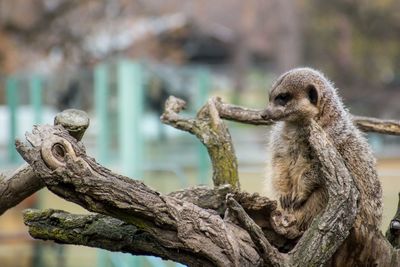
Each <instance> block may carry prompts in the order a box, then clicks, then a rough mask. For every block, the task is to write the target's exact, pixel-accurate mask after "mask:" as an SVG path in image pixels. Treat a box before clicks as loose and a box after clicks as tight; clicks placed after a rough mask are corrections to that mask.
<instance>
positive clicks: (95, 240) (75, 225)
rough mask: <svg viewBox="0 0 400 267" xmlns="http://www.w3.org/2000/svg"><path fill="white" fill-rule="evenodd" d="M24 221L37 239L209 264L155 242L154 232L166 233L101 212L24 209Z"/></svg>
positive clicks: (182, 251) (173, 242)
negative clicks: (92, 213)
mask: <svg viewBox="0 0 400 267" xmlns="http://www.w3.org/2000/svg"><path fill="white" fill-rule="evenodd" d="M24 222H25V225H27V226H28V227H29V233H30V235H31V236H32V237H34V238H38V239H43V240H49V239H50V240H54V241H55V242H57V243H62V244H74V245H82V246H88V247H96V248H103V249H107V250H109V251H120V252H126V253H131V254H133V255H152V256H158V257H161V258H163V259H168V260H174V261H176V262H182V263H186V264H188V265H190V266H210V265H212V262H210V261H209V260H208V259H206V258H200V257H197V256H196V255H194V254H193V253H192V252H191V251H188V250H185V249H181V250H179V249H176V248H174V246H169V247H168V246H163V245H161V244H160V243H159V242H158V240H159V239H160V237H159V236H155V234H157V233H160V232H161V233H164V236H163V238H164V239H168V237H167V235H168V232H164V231H162V230H161V229H159V228H158V229H156V230H155V231H143V230H142V229H141V228H139V227H136V226H135V225H132V224H128V223H126V222H124V221H121V220H118V219H116V218H113V217H109V216H105V215H100V214H94V215H75V214H70V213H68V212H65V211H59V210H45V211H38V210H26V211H24ZM169 239H170V238H169ZM169 241H170V242H171V243H172V245H175V246H176V245H177V243H179V240H178V239H176V240H169ZM183 245H184V244H180V246H183Z"/></svg>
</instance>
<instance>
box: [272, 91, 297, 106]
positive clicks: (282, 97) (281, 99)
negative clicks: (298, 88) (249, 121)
mask: <svg viewBox="0 0 400 267" xmlns="http://www.w3.org/2000/svg"><path fill="white" fill-rule="evenodd" d="M292 98H293V96H292V95H291V94H289V93H281V94H279V95H277V96H276V97H275V100H274V101H275V104H277V105H279V106H285V105H286V104H287V103H288V102H289V101H290V100H292Z"/></svg>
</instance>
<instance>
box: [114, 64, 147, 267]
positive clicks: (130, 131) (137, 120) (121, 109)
mask: <svg viewBox="0 0 400 267" xmlns="http://www.w3.org/2000/svg"><path fill="white" fill-rule="evenodd" d="M117 79H118V128H119V151H120V155H121V159H120V160H121V163H122V165H121V167H122V173H123V174H125V175H127V176H128V177H131V178H134V179H141V178H142V177H143V141H144V140H143V133H142V131H141V127H140V126H141V119H142V117H143V101H144V92H143V89H144V86H143V81H142V71H141V67H140V64H138V63H134V62H130V61H126V60H123V61H120V62H119V63H118V69H117ZM123 258H124V259H125V262H129V263H130V266H142V265H143V259H142V258H141V257H138V256H135V257H129V258H128V259H127V258H126V257H123Z"/></svg>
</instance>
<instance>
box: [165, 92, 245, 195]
mask: <svg viewBox="0 0 400 267" xmlns="http://www.w3.org/2000/svg"><path fill="white" fill-rule="evenodd" d="M185 105H186V103H185V101H183V100H182V99H178V98H176V97H173V96H171V97H169V98H168V99H167V101H166V104H165V111H164V114H163V115H162V116H161V121H162V122H163V123H165V124H168V125H171V126H173V127H175V128H177V129H180V130H183V131H186V132H190V133H191V134H194V135H195V136H196V137H197V138H198V139H199V140H200V141H201V142H202V143H203V144H204V145H205V146H206V148H207V150H208V154H209V155H210V159H211V162H212V165H213V182H214V185H215V186H219V185H223V184H230V185H231V186H232V187H233V188H239V175H238V164H237V159H236V155H235V151H234V148H233V143H232V138H231V135H230V133H229V131H228V129H227V127H226V126H225V124H224V122H223V121H222V120H221V118H220V116H219V114H218V110H217V109H216V106H215V99H214V98H212V99H210V100H209V101H208V103H207V104H206V105H205V106H204V107H203V108H202V109H201V110H200V111H199V112H198V113H197V116H196V118H194V119H186V118H184V117H182V116H181V115H179V112H180V111H181V110H182V109H184V108H185Z"/></svg>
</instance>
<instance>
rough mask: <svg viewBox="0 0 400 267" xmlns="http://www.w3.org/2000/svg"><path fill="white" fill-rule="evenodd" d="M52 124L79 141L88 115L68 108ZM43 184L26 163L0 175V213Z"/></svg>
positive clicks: (86, 126) (87, 125)
mask: <svg viewBox="0 0 400 267" xmlns="http://www.w3.org/2000/svg"><path fill="white" fill-rule="evenodd" d="M54 124H55V125H61V126H62V127H64V128H65V129H66V130H67V131H68V132H69V134H70V135H71V136H74V137H75V138H76V139H77V140H78V141H79V140H81V138H82V137H83V134H84V133H85V131H86V129H87V128H88V127H89V116H88V115H87V114H86V113H85V112H84V111H80V110H75V109H68V110H64V111H63V112H61V113H58V114H57V115H56V117H55V119H54ZM44 186H45V185H44V183H43V182H42V180H41V179H40V178H39V177H37V176H36V175H35V173H34V172H33V170H32V167H31V166H29V165H28V164H23V165H22V166H20V167H19V168H18V169H17V170H16V171H15V172H14V173H13V174H11V175H10V176H9V177H1V175H0V215H1V214H3V213H4V212H5V211H7V210H8V209H10V208H12V207H14V206H16V205H17V204H19V203H20V202H21V201H22V200H24V199H25V198H27V197H29V196H30V195H32V194H33V193H35V192H37V191H39V190H40V189H42V188H43V187H44Z"/></svg>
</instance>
